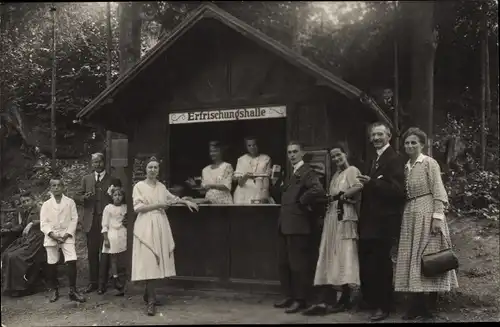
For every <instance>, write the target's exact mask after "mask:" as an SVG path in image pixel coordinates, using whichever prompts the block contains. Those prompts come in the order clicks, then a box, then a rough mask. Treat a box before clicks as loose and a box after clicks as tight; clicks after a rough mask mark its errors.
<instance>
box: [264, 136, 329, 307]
mask: <svg viewBox="0 0 500 327" xmlns="http://www.w3.org/2000/svg"><path fill="white" fill-rule="evenodd" d="M287 155H288V159H289V160H290V163H291V164H292V167H293V174H292V175H291V177H290V179H289V180H288V181H287V182H286V183H282V185H280V188H281V190H280V191H281V192H282V194H281V211H280V216H279V218H278V232H279V236H278V265H279V278H280V283H281V287H282V289H283V295H284V296H285V299H284V300H282V301H279V302H277V303H275V305H274V306H275V307H276V308H286V310H285V312H286V313H296V312H299V311H300V310H302V309H304V308H305V307H306V297H307V296H308V293H309V290H310V288H311V287H312V279H311V278H310V277H311V272H312V269H311V267H312V266H313V265H314V264H315V262H313V259H314V258H313V255H312V253H313V252H312V251H311V246H312V245H313V239H312V232H313V230H314V226H313V224H314V223H315V220H314V217H312V215H311V210H310V206H311V205H314V204H315V202H316V201H317V200H320V199H323V198H324V197H325V191H324V189H323V186H322V185H321V182H320V181H319V179H318V176H317V175H316V174H315V172H314V171H313V170H312V168H311V167H310V166H309V165H308V164H305V163H304V161H303V160H302V158H303V156H304V150H303V147H302V146H301V145H300V144H299V143H298V142H290V143H289V145H288V147H287ZM272 182H273V184H274V185H276V184H277V180H276V179H273V180H272Z"/></svg>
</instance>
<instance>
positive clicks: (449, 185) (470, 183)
mask: <svg viewBox="0 0 500 327" xmlns="http://www.w3.org/2000/svg"><path fill="white" fill-rule="evenodd" d="M447 118H448V119H447V122H446V124H445V125H444V126H442V127H441V128H440V129H439V133H438V134H437V135H436V138H435V142H434V146H435V148H436V149H437V150H440V151H441V152H444V151H445V147H446V144H447V141H448V140H449V139H450V137H455V138H457V139H459V142H458V145H457V149H456V151H457V153H458V155H457V157H456V159H455V160H454V162H453V163H452V165H451V167H450V170H449V171H448V172H447V176H446V177H447V178H446V183H445V186H446V189H447V192H448V196H449V201H450V205H451V208H450V209H451V210H452V211H453V212H454V213H455V214H456V215H458V216H464V215H467V216H471V215H472V216H477V217H483V218H488V219H493V220H498V215H499V210H498V206H499V204H500V193H499V191H500V179H499V166H498V164H499V156H498V146H497V147H496V148H489V151H488V156H487V157H488V166H487V168H488V170H486V171H481V170H479V153H478V151H477V150H476V149H478V148H479V141H478V140H477V137H476V135H477V134H478V128H479V127H478V126H479V124H471V125H468V124H466V123H465V122H464V120H459V119H457V118H455V117H454V116H453V115H451V114H448V117H447Z"/></svg>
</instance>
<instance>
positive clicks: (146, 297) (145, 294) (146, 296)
mask: <svg viewBox="0 0 500 327" xmlns="http://www.w3.org/2000/svg"><path fill="white" fill-rule="evenodd" d="M119 294H120V293H119ZM123 294H125V293H123ZM117 296H122V295H118V294H117ZM142 299H143V300H144V302H145V303H149V297H148V293H146V292H144V295H143V296H142ZM154 304H155V305H156V306H160V305H161V302H160V301H159V300H155V303H154Z"/></svg>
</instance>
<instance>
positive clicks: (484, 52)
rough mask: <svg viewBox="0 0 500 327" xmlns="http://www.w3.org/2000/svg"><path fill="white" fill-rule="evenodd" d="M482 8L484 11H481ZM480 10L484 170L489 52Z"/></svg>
mask: <svg viewBox="0 0 500 327" xmlns="http://www.w3.org/2000/svg"><path fill="white" fill-rule="evenodd" d="M483 8H484V9H483ZM482 9H483V10H481V14H482V15H481V16H482V18H481V34H480V35H481V129H480V133H481V138H480V144H481V156H480V166H479V167H480V168H481V169H482V170H484V168H485V167H486V137H487V134H488V130H487V127H486V119H487V116H488V114H489V113H490V111H489V109H490V108H488V107H489V104H490V99H489V97H490V85H489V53H488V52H489V51H488V22H487V16H486V14H487V12H486V6H484V5H483V6H482Z"/></svg>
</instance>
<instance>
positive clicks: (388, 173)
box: [358, 123, 405, 321]
mask: <svg viewBox="0 0 500 327" xmlns="http://www.w3.org/2000/svg"><path fill="white" fill-rule="evenodd" d="M390 139H391V131H390V129H389V127H388V126H387V125H386V124H384V123H374V124H372V126H371V128H370V140H371V142H372V144H373V146H374V148H375V150H376V157H374V158H372V160H370V161H369V162H368V163H369V166H367V167H365V175H362V176H359V177H358V178H359V180H360V181H361V182H362V183H363V193H362V200H361V214H360V217H359V222H358V229H359V268H360V279H361V293H362V295H363V300H364V304H366V306H367V309H370V310H374V314H373V315H372V316H371V320H372V321H381V320H384V319H386V318H387V317H388V316H389V311H390V308H391V305H392V293H393V285H392V279H393V276H392V275H393V271H392V270H393V265H392V260H391V248H392V246H394V245H395V241H396V240H397V239H398V237H399V232H400V225H401V215H402V212H403V208H404V201H405V196H404V161H403V160H402V158H401V157H400V156H399V154H398V153H397V152H396V151H395V150H394V149H393V148H392V147H391V146H390V144H389V141H390Z"/></svg>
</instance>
